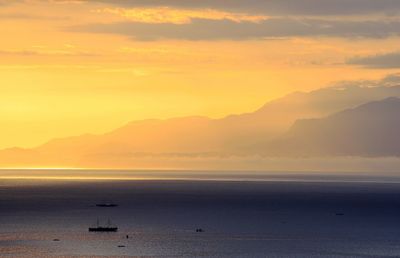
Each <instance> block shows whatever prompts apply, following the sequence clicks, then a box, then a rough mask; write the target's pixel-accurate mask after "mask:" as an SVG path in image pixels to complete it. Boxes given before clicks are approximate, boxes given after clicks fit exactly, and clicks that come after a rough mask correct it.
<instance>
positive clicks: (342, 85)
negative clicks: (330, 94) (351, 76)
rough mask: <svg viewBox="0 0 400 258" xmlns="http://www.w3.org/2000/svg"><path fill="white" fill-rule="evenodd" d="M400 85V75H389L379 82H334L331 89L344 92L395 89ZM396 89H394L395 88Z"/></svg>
mask: <svg viewBox="0 0 400 258" xmlns="http://www.w3.org/2000/svg"><path fill="white" fill-rule="evenodd" d="M399 85H400V73H392V74H388V75H386V76H385V77H383V78H382V79H379V80H357V81H338V82H334V83H333V84H332V85H331V87H332V88H335V89H337V90H343V89H348V88H354V87H356V88H358V87H361V88H364V87H366V88H374V87H380V88H384V87H393V86H399ZM393 89H394V88H393Z"/></svg>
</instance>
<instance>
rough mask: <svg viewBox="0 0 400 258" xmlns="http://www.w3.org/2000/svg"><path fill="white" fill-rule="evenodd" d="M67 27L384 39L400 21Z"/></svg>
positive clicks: (165, 35)
mask: <svg viewBox="0 0 400 258" xmlns="http://www.w3.org/2000/svg"><path fill="white" fill-rule="evenodd" d="M69 30H74V31H81V32H90V33H112V34H120V35H125V36H128V37H131V38H132V39H136V40H158V39H178V40H224V39H226V40H246V39H262V38H277V37H310V36H328V37H349V38H351V37H360V38H385V37H389V36H393V35H399V34H400V22H399V21H391V22H388V21H377V20H375V21H337V20H323V19H309V18H304V19H292V18H275V19H269V20H266V21H263V22H259V23H253V22H240V23H238V22H234V21H231V20H207V19H193V21H192V22H191V23H188V24H171V23H162V24H148V23H140V22H121V23H113V24H88V25H81V26H75V27H72V28H69Z"/></svg>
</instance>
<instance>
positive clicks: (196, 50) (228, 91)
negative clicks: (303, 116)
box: [0, 0, 400, 148]
mask: <svg viewBox="0 0 400 258" xmlns="http://www.w3.org/2000/svg"><path fill="white" fill-rule="evenodd" d="M399 11H400V1H393V0H379V1H377V0H346V1H344V0H337V1H332V0H270V1H268V0H251V1H239V0H231V1H207V0H206V1H194V0H193V1H190V0H171V1H162V0H148V1H145V0H120V1H118V0H117V1H111V0H110V1H107V0H103V1H102V0H98V1H96V0H93V1H79V0H52V1H51V0H0V87H1V95H0V98H1V99H0V112H1V113H0V115H1V120H0V123H1V124H0V148H7V147H12V146H19V147H33V146H36V145H39V144H42V143H44V142H46V141H47V140H49V139H51V138H54V137H64V136H71V135H79V134H84V133H104V132H107V131H109V130H112V129H114V128H117V127H119V126H121V125H123V124H125V123H127V122H129V121H133V120H141V119H149V118H169V117H178V116H189V115H204V116H208V117H212V118H219V117H223V116H226V115H228V114H233V113H243V112H250V111H253V110H255V109H257V108H259V107H260V106H262V105H263V104H264V103H265V102H267V101H269V100H272V99H274V98H277V97H280V96H283V95H285V94H288V93H291V92H294V91H310V90H313V89H317V88H321V87H325V86H328V85H329V84H330V83H332V82H335V81H342V80H369V79H378V78H382V77H384V76H385V75H387V74H390V73H394V72H396V71H397V70H396V69H397V68H399V66H400V64H399V61H397V63H396V60H398V58H399V57H400V55H399V54H398V52H397V51H399V50H400V47H399V46H400V39H399V37H398V36H399V35H400V19H399V16H398V12H399Z"/></svg>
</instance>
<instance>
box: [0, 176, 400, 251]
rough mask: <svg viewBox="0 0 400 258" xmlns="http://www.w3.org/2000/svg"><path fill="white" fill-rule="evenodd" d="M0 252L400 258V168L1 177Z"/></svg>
mask: <svg viewBox="0 0 400 258" xmlns="http://www.w3.org/2000/svg"><path fill="white" fill-rule="evenodd" d="M104 203H108V204H109V203H113V204H116V205H117V206H116V207H98V206H96V204H104ZM109 220H110V221H111V224H112V225H115V226H117V227H118V232H97V233H96V232H89V231H88V228H89V227H91V226H94V225H96V224H97V221H99V223H100V224H101V225H107V223H108V221H109ZM199 229H201V230H199ZM198 231H200V232H198ZM0 256H1V257H400V173H399V174H396V173H392V174H383V173H379V172H376V173H362V172H357V173H351V172H349V173H323V172H263V171H150V170H148V171H145V170H143V171H139V170H137V171H129V170H126V171H122V170H64V169H33V170H32V169H31V170H15V169H14V170H0Z"/></svg>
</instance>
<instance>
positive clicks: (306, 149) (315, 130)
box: [267, 97, 400, 157]
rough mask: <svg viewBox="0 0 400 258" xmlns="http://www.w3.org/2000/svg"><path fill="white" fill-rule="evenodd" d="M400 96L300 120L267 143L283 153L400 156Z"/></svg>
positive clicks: (274, 151)
mask: <svg viewBox="0 0 400 258" xmlns="http://www.w3.org/2000/svg"><path fill="white" fill-rule="evenodd" d="M399 114H400V99H399V98H396V97H390V98H386V99H384V100H381V101H374V102H369V103H367V104H364V105H361V106H359V107H357V108H354V109H347V110H344V111H342V112H338V113H335V114H333V115H330V116H328V117H326V118H322V119H305V120H298V121H297V122H296V123H295V124H294V125H293V127H292V128H291V129H290V130H289V131H288V133H286V134H285V135H284V136H282V137H281V138H280V139H278V140H276V141H274V142H273V143H271V144H270V145H269V146H268V147H267V149H268V150H267V152H268V153H269V154H270V155H283V156H366V157H383V156H400V137H399V132H400V115H399Z"/></svg>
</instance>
